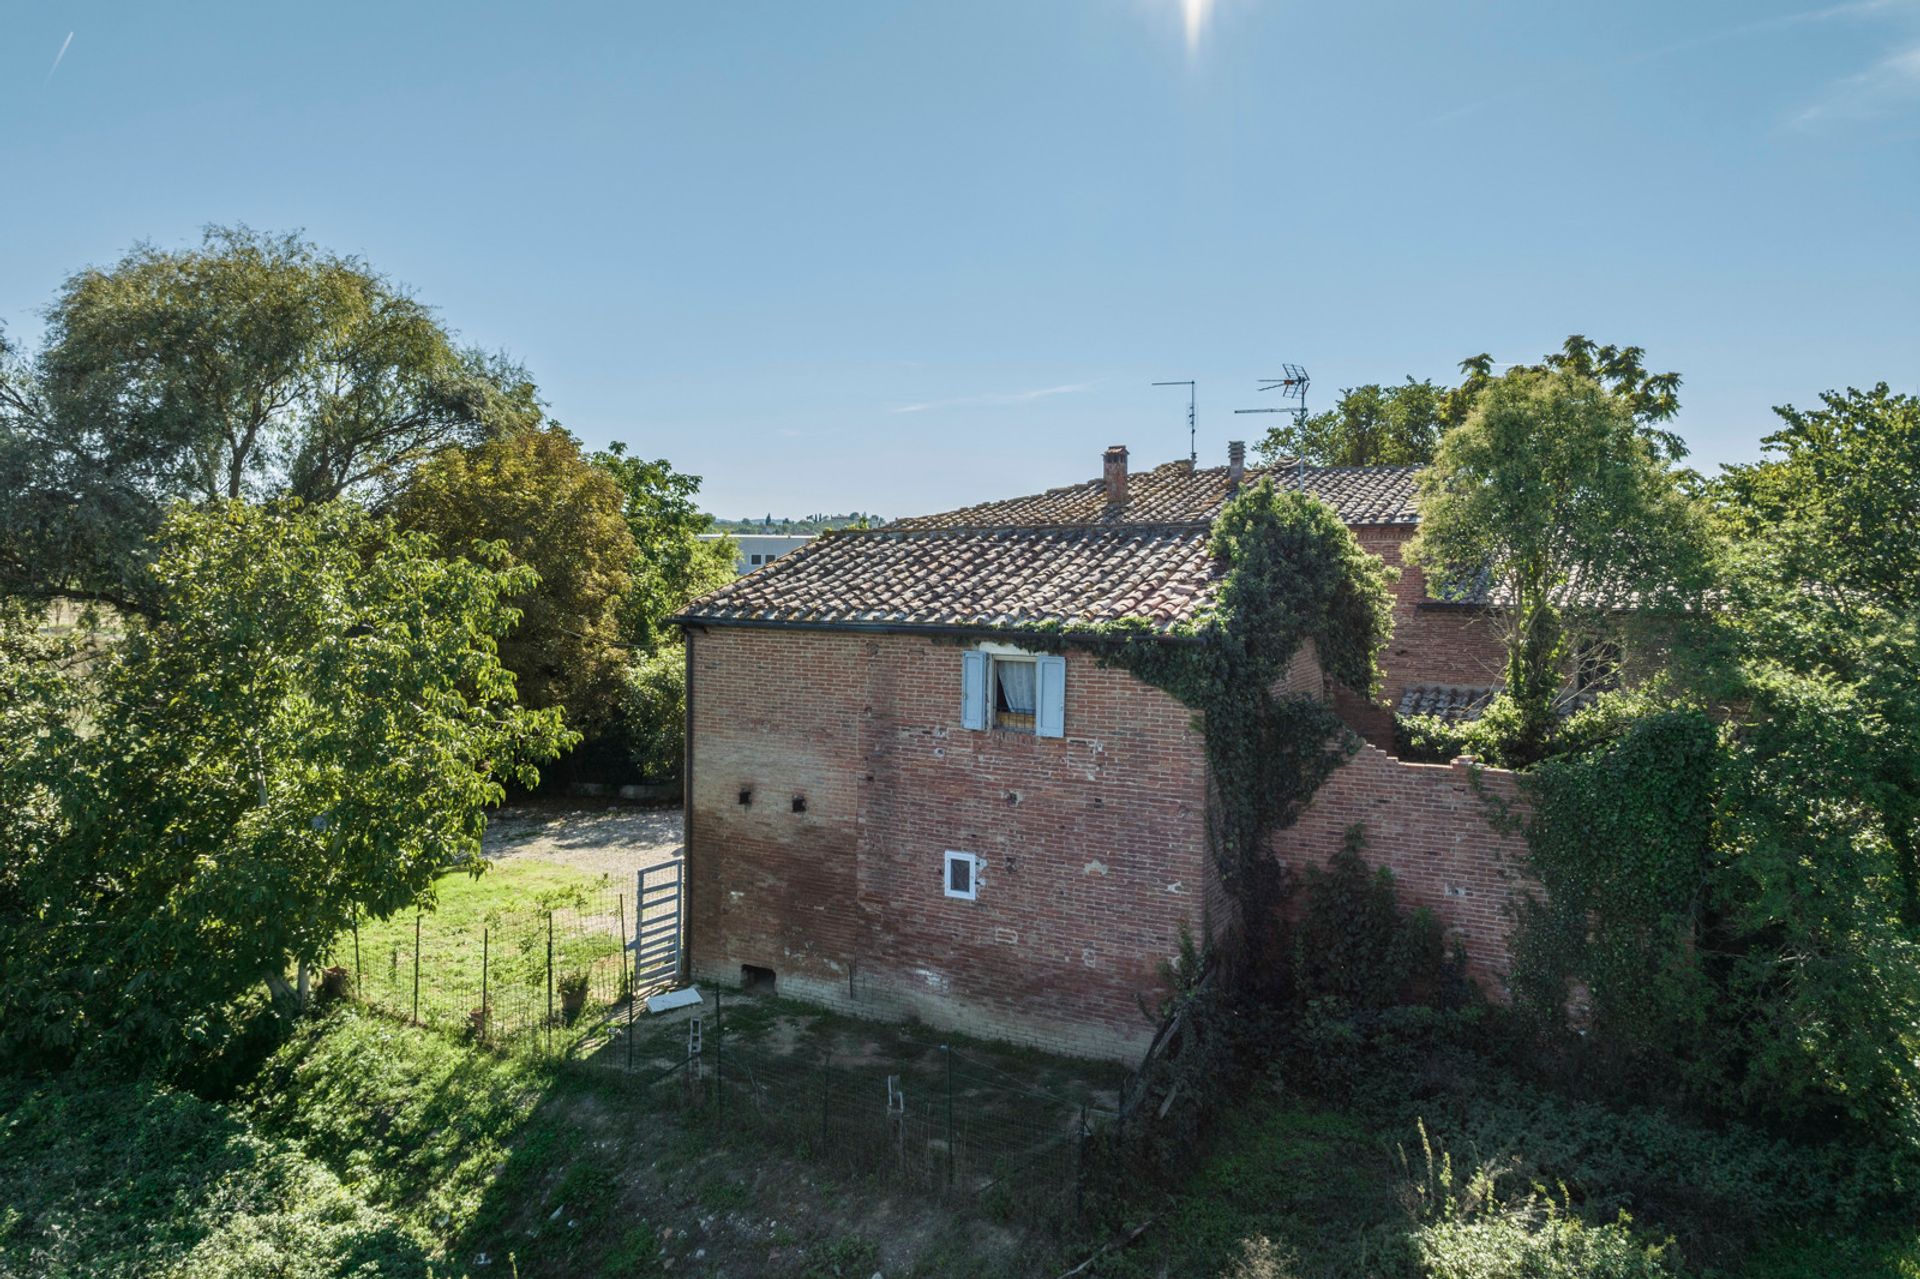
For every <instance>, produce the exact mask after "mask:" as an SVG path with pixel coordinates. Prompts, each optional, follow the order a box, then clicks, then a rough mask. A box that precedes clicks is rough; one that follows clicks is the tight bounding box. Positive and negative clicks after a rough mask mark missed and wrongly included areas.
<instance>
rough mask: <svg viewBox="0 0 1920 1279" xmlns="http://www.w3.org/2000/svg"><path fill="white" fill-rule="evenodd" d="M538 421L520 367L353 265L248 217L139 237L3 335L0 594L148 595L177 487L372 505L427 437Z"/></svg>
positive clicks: (489, 431) (191, 495)
mask: <svg viewBox="0 0 1920 1279" xmlns="http://www.w3.org/2000/svg"><path fill="white" fill-rule="evenodd" d="M539 420H540V412H539V405H538V401H537V399H536V398H535V394H534V389H533V386H532V383H531V381H530V380H529V378H528V376H527V374H526V372H525V371H524V370H523V369H521V368H519V367H518V366H516V365H514V364H512V363H511V362H509V361H507V360H504V359H502V358H500V357H495V356H489V355H486V354H484V353H481V352H478V351H472V350H461V349H458V348H457V347H456V346H455V345H454V342H453V339H452V337H451V335H450V334H449V333H448V332H447V331H446V329H445V328H444V327H443V326H442V325H441V324H440V322H439V321H438V320H436V319H435V318H434V316H433V314H432V311H431V310H430V309H429V308H428V307H426V306H425V305H424V304H422V303H420V302H419V301H418V300H416V299H415V298H413V297H412V296H411V295H410V294H408V293H407V292H406V291H405V290H404V289H401V288H399V287H397V286H396V285H394V284H393V282H392V281H390V280H388V279H386V278H385V277H383V276H381V275H379V274H377V273H376V272H374V271H373V270H372V269H371V268H369V267H368V266H367V265H366V264H365V263H363V262H360V261H358V260H357V259H354V258H345V257H339V256H337V255H334V254H330V253H327V252H325V251H323V250H321V249H319V248H318V247H316V246H315V245H313V244H311V243H308V242H307V241H304V240H302V239H301V238H300V237H298V236H297V235H287V236H273V235H264V234H260V233H257V232H254V231H250V230H248V229H246V228H244V227H232V228H222V227H214V228H210V229H209V230H208V231H207V233H206V237H205V240H204V241H203V243H202V244H201V245H200V246H199V247H198V248H195V249H188V250H183V251H171V250H164V249H160V248H157V247H155V246H152V245H141V246H139V247H136V248H135V249H134V250H133V251H132V252H131V253H129V254H128V255H127V256H126V257H125V258H123V259H122V260H121V261H120V262H118V263H116V264H115V265H114V266H113V267H111V268H109V269H107V270H97V269H88V270H84V271H80V272H78V273H76V274H75V275H73V276H71V277H70V278H69V279H68V280H67V281H66V283H65V284H64V285H63V286H62V288H61V290H60V293H59V295H58V296H57V297H56V298H55V299H54V302H53V305H52V307H51V308H50V309H49V311H48V324H47V331H46V340H45V344H44V346H43V347H42V349H41V351H40V352H39V354H38V356H37V357H36V358H33V359H31V360H30V359H28V358H27V357H26V356H25V355H24V354H23V353H22V352H20V351H19V350H18V349H17V348H15V347H13V346H10V345H8V344H6V343H5V342H4V341H0V460H4V461H5V462H6V464H7V467H6V474H7V475H8V477H9V481H8V483H7V484H6V485H4V486H0V590H5V591H8V592H17V591H23V590H31V591H36V592H51V591H70V592H77V593H81V594H86V595H94V596H99V597H105V598H111V599H115V600H119V601H122V602H133V603H139V604H144V603H145V601H143V600H141V599H140V598H139V597H138V593H139V591H140V588H141V587H142V585H143V582H144V579H143V578H142V577H141V575H140V572H139V560H140V557H141V554H142V550H143V546H144V543H145V539H146V538H147V536H148V535H149V534H150V533H151V532H152V531H153V530H154V529H155V528H156V527H157V526H158V525H159V523H160V520H161V517H162V515H163V514H164V512H165V510H166V508H167V506H168V504H169V503H171V502H173V501H175V500H181V499H185V500H189V501H196V502H209V501H213V500H215V499H235V498H243V497H244V498H248V499H251V500H263V499H267V498H274V497H282V496H291V497H298V498H301V499H303V500H306V501H310V502H319V501H327V500H330V499H333V498H336V497H341V496H347V495H355V496H361V497H366V498H370V499H372V500H375V501H378V500H379V499H380V498H381V497H382V496H383V495H385V494H387V493H390V492H391V491H392V489H393V487H394V486H395V485H396V484H397V483H398V482H399V481H400V480H402V479H403V478H404V477H405V475H406V474H407V472H408V471H409V470H410V469H411V467H412V466H413V465H414V464H415V463H416V462H417V461H419V460H420V459H421V458H423V457H425V456H426V455H427V454H429V453H430V452H432V451H433V450H435V449H437V448H440V447H443V446H445V445H447V444H450V443H475V442H478V441H479V440H482V439H485V438H488V437H490V436H493V435H496V434H499V433H502V432H506V431H512V430H517V429H522V428H525V427H528V426H531V425H534V424H536V423H538V421H539ZM14 477H18V480H19V482H18V483H16V482H15V479H14Z"/></svg>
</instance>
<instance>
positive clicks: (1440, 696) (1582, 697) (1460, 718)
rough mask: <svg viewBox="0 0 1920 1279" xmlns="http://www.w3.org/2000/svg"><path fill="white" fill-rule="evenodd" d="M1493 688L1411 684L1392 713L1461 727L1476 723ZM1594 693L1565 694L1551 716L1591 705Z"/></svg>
mask: <svg viewBox="0 0 1920 1279" xmlns="http://www.w3.org/2000/svg"><path fill="white" fill-rule="evenodd" d="M1499 691H1500V690H1499V689H1498V688H1497V687H1489V688H1482V687H1478V686H1467V685H1459V684H1414V685H1409V686H1408V687H1407V689H1406V690H1405V691H1404V692H1402V693H1401V694H1400V703H1399V705H1398V706H1396V707H1395V708H1394V709H1395V710H1397V711H1398V712H1399V713H1400V714H1402V715H1438V716H1439V717H1440V718H1441V719H1443V720H1445V721H1446V722H1447V723H1449V724H1464V723H1466V722H1467V721H1468V720H1475V719H1479V718H1480V716H1481V715H1483V714H1484V713H1485V712H1486V709H1487V703H1488V702H1491V701H1492V700H1493V697H1494V694H1495V693H1498V692H1499ZM1595 696H1596V690H1593V689H1586V690H1569V691H1566V692H1563V693H1562V694H1561V695H1560V696H1559V697H1558V698H1557V699H1555V701H1554V703H1553V713H1554V714H1555V715H1558V716H1559V717H1560V718H1561V719H1565V718H1567V717H1568V716H1569V715H1572V714H1573V713H1575V712H1576V711H1580V710H1584V709H1586V708H1587V707H1589V706H1591V705H1593V699H1594V697H1595Z"/></svg>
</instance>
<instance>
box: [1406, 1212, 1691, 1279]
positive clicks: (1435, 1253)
mask: <svg viewBox="0 0 1920 1279" xmlns="http://www.w3.org/2000/svg"><path fill="white" fill-rule="evenodd" d="M1416 1240H1417V1245H1418V1248H1419V1254H1420V1262H1421V1264H1422V1266H1424V1267H1425V1271H1426V1273H1427V1274H1428V1275H1429V1276H1431V1279H1672V1276H1674V1275H1675V1274H1676V1271H1674V1270H1673V1269H1671V1268H1670V1267H1669V1266H1668V1265H1667V1263H1666V1261H1665V1260H1664V1254H1665V1253H1666V1247H1665V1245H1663V1244H1657V1243H1645V1242H1643V1241H1641V1240H1640V1239H1638V1238H1636V1237H1635V1236H1634V1233H1633V1230H1632V1222H1631V1219H1630V1218H1628V1217H1626V1216H1625V1215H1624V1214H1622V1216H1621V1218H1620V1219H1619V1220H1618V1221H1615V1222H1608V1223H1606V1224H1603V1225H1598V1226H1595V1225H1588V1224H1587V1223H1586V1222H1585V1221H1583V1220H1582V1219H1581V1218H1580V1217H1579V1216H1578V1215H1577V1214H1575V1213H1571V1212H1568V1211H1567V1210H1566V1209H1565V1208H1564V1207H1562V1206H1560V1205H1556V1204H1555V1203H1554V1202H1553V1200H1552V1199H1551V1198H1550V1197H1548V1196H1545V1195H1541V1196H1538V1197H1536V1198H1533V1199H1531V1200H1529V1201H1527V1202H1524V1203H1521V1204H1517V1205H1513V1206H1508V1207H1503V1208H1500V1209H1499V1210H1497V1211H1491V1212H1483V1213H1479V1214H1476V1215H1473V1216H1468V1217H1464V1218H1459V1219H1454V1220H1448V1221H1440V1222H1435V1223H1434V1224H1432V1225H1429V1226H1425V1227H1422V1228H1421V1230H1420V1233H1419V1234H1418V1236H1416Z"/></svg>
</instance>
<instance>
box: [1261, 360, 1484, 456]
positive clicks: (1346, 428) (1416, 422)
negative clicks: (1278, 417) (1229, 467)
mask: <svg viewBox="0 0 1920 1279" xmlns="http://www.w3.org/2000/svg"><path fill="white" fill-rule="evenodd" d="M1448 397H1449V392H1448V391H1447V390H1446V389H1445V388H1443V387H1438V386H1435V385H1434V384H1433V383H1432V382H1429V381H1419V382H1416V381H1414V380H1413V379H1412V378H1408V379H1407V380H1406V381H1405V382H1404V383H1402V384H1400V385H1398V386H1380V385H1378V384H1377V383H1370V384H1368V385H1366V386H1354V387H1348V388H1346V389H1345V390H1343V391H1341V392H1340V398H1339V400H1338V401H1336V402H1335V404H1334V406H1333V408H1331V409H1328V410H1326V411H1324V412H1320V413H1309V414H1307V415H1306V416H1305V417H1303V418H1301V419H1298V420H1296V419H1294V418H1293V417H1286V418H1283V420H1282V422H1281V424H1280V425H1279V426H1276V427H1274V428H1273V429H1271V430H1269V431H1268V432H1267V434H1266V438H1265V439H1263V440H1261V441H1260V442H1259V444H1258V445H1257V446H1256V447H1257V448H1258V450H1259V452H1260V454H1261V456H1262V457H1264V458H1265V459H1266V460H1267V461H1269V462H1278V461H1280V460H1281V459H1283V458H1301V459H1303V460H1305V461H1306V462H1307V463H1308V464H1309V465H1312V466H1424V465H1425V464H1426V463H1428V462H1430V461H1432V460H1433V450H1434V447H1435V446H1436V445H1437V444H1438V443H1439V442H1440V433H1441V431H1442V430H1443V429H1445V426H1446V419H1447V405H1448Z"/></svg>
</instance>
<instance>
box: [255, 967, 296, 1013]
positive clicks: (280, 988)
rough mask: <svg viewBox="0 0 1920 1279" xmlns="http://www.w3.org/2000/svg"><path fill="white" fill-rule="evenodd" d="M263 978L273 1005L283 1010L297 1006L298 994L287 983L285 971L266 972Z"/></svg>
mask: <svg viewBox="0 0 1920 1279" xmlns="http://www.w3.org/2000/svg"><path fill="white" fill-rule="evenodd" d="M263 980H264V981H265V982H266V983H267V994H268V995H270V996H271V997H272V998H273V1006H274V1007H275V1008H278V1009H281V1010H282V1011H285V1010H287V1009H290V1008H295V1007H298V1006H299V996H298V995H297V994H296V993H295V992H294V989H293V987H292V986H291V985H289V984H288V983H287V975H286V974H285V973H267V974H266V975H265V977H264V978H263Z"/></svg>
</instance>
